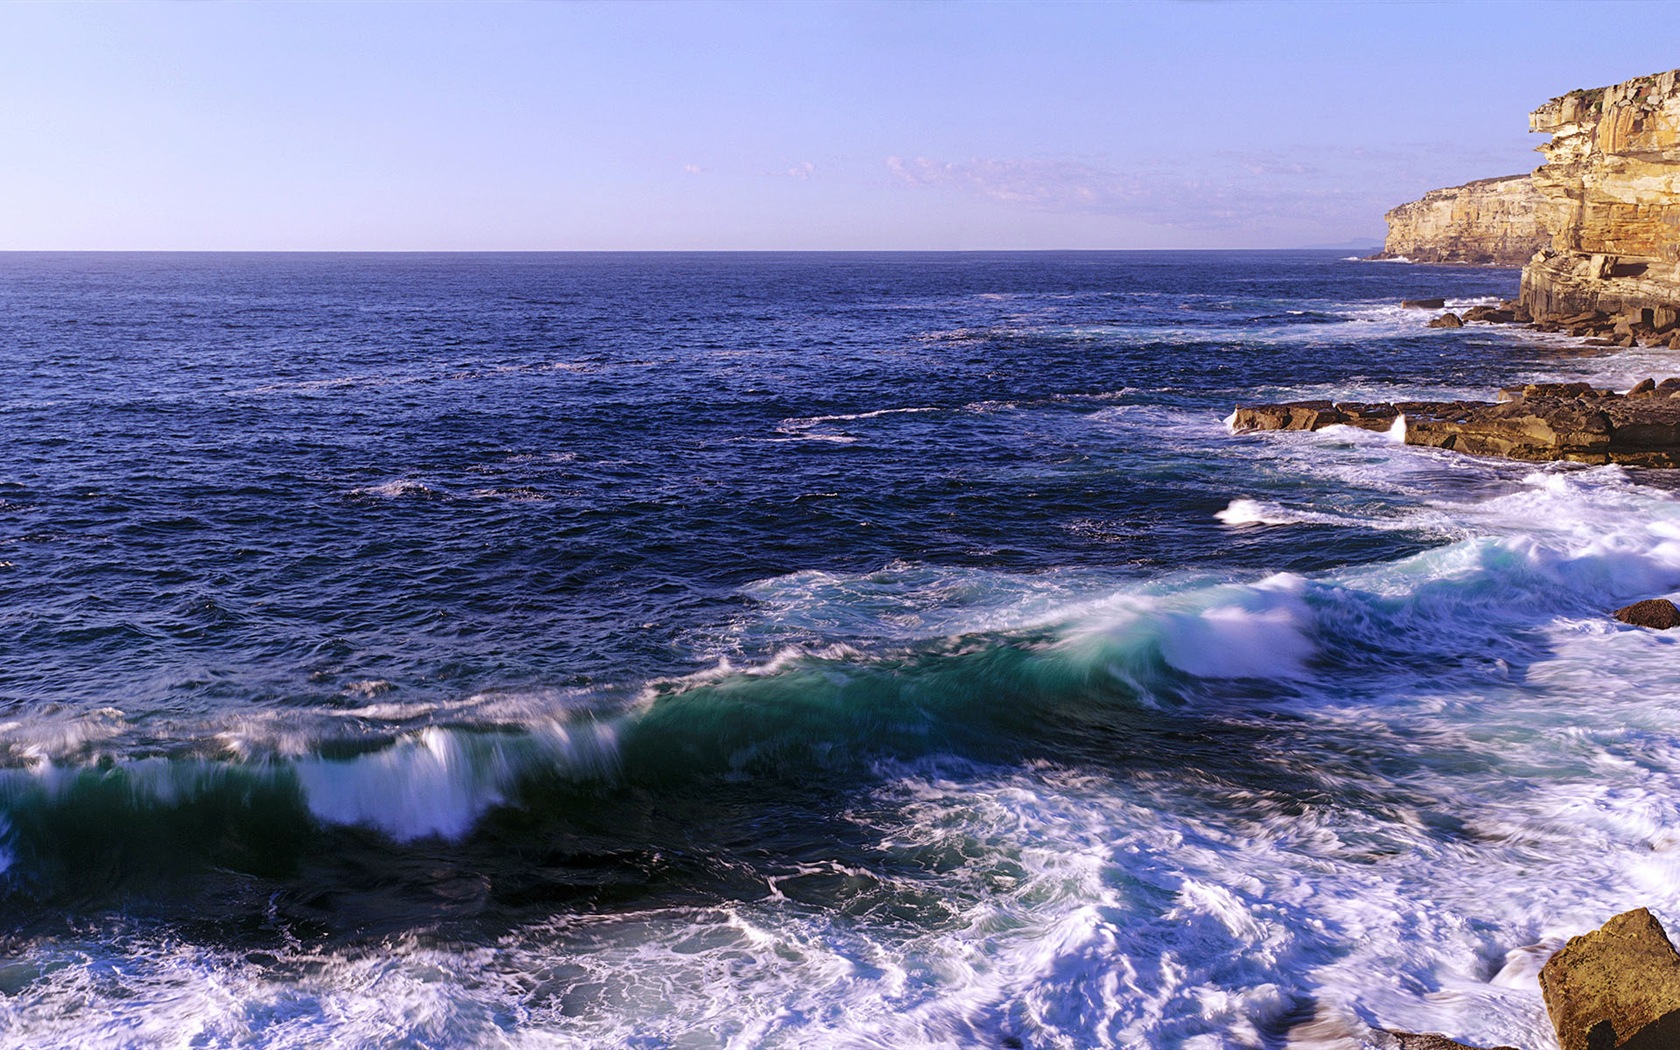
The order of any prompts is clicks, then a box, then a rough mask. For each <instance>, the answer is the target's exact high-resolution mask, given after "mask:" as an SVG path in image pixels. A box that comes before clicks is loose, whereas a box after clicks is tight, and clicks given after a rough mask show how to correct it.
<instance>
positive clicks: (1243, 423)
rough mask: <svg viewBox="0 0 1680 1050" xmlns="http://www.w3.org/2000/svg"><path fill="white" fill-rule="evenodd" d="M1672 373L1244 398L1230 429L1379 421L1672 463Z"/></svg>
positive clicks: (1440, 434) (1675, 424)
mask: <svg viewBox="0 0 1680 1050" xmlns="http://www.w3.org/2000/svg"><path fill="white" fill-rule="evenodd" d="M1676 395H1680V378H1676V379H1665V380H1663V381H1662V382H1661V383H1657V382H1655V381H1653V380H1649V379H1647V380H1645V381H1644V382H1642V383H1640V384H1639V385H1638V386H1635V387H1634V388H1633V389H1632V390H1630V391H1628V392H1627V393H1626V394H1618V393H1615V392H1613V391H1609V390H1594V389H1593V388H1591V387H1590V386H1588V385H1587V384H1585V383H1534V384H1530V385H1528V386H1524V387H1513V388H1510V389H1507V390H1502V391H1500V397H1501V400H1499V401H1496V402H1483V401H1402V402H1398V403H1394V404H1383V403H1377V404H1370V403H1364V402H1353V401H1342V402H1332V401H1290V402H1284V403H1282V404H1270V405H1246V406H1241V407H1239V408H1238V409H1237V411H1236V414H1235V415H1233V416H1232V417H1231V429H1232V431H1233V432H1235V433H1239V434H1242V433H1250V432H1253V431H1259V430H1319V429H1322V428H1324V427H1329V426H1353V427H1359V428H1361V429H1363V430H1375V431H1385V432H1388V433H1392V434H1394V435H1396V436H1397V437H1400V438H1402V440H1404V441H1405V443H1406V444H1408V445H1425V446H1428V447H1431V448H1443V449H1451V450H1453V451H1455V452H1467V453H1469V454H1471V455H1477V456H1504V457H1506V458H1508V459H1520V460H1529V461H1545V460H1569V461H1571V462H1575V463H1595V464H1604V463H1620V464H1625V465H1628V466H1640V467H1680V396H1676Z"/></svg>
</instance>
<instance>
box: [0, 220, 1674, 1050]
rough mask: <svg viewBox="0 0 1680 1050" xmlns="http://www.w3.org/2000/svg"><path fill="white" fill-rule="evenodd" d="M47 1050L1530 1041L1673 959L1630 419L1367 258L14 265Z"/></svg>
mask: <svg viewBox="0 0 1680 1050" xmlns="http://www.w3.org/2000/svg"><path fill="white" fill-rule="evenodd" d="M0 277H3V283H0V299H3V300H4V309H0V355H3V359H4V367H5V372H6V374H7V375H8V376H9V377H10V381H9V382H8V383H7V384H6V385H5V387H4V389H3V390H0V449H3V450H4V451H0V638H3V639H4V642H3V645H4V654H5V659H4V660H0V813H3V816H0V827H3V829H4V832H3V835H0V863H3V864H4V866H5V867H4V909H5V910H4V912H3V913H0V914H3V920H0V936H3V938H4V945H5V952H4V961H0V993H3V996H0V1041H4V1043H5V1045H9V1046H20V1047H22V1046H28V1047H48V1046H65V1047H70V1046H76V1047H82V1046H111V1047H126V1046H153V1045H156V1046H260V1047H287V1046H301V1045H327V1046H364V1045H389V1046H413V1047H422V1046H424V1047H442V1046H450V1047H457V1046H459V1047H466V1046H473V1047H477V1046H510V1047H523V1046H554V1045H577V1046H685V1047H687V1046H696V1047H698V1046H742V1047H745V1046H894V1047H902V1046H1021V1047H1064V1046H1065V1047H1087V1046H1127V1047H1187V1048H1194V1050H1209V1048H1213V1047H1276V1046H1284V1045H1297V1046H1319V1045H1322V1046H1359V1045H1362V1043H1364V1042H1368V1041H1369V1040H1370V1039H1371V1038H1372V1033H1373V1031H1374V1030H1375V1029H1378V1028H1384V1027H1394V1028H1404V1029H1409V1030H1433V1031H1444V1032H1447V1033H1449V1034H1452V1035H1454V1036H1456V1037H1459V1038H1462V1039H1465V1040H1467V1041H1470V1042H1477V1043H1488V1044H1491V1043H1497V1042H1506V1043H1513V1044H1516V1045H1524V1046H1538V1045H1546V1044H1545V1040H1546V1039H1548V1038H1549V1035H1547V1034H1546V1033H1547V1032H1548V1031H1549V1027H1548V1025H1547V1023H1546V1021H1545V1018H1544V1013H1543V1009H1542V1007H1541V1005H1540V1001H1539V995H1538V989H1537V987H1536V984H1535V980H1534V974H1535V972H1536V971H1537V969H1538V966H1539V964H1540V962H1542V961H1543V960H1544V958H1545V955H1546V953H1547V952H1548V951H1549V950H1551V949H1552V948H1555V947H1556V946H1557V945H1559V944H1561V942H1562V939H1564V938H1566V937H1567V936H1568V935H1570V934H1572V933H1578V932H1581V931H1583V930H1584V929H1586V928H1588V927H1590V926H1595V925H1597V924H1598V923H1600V922H1602V921H1603V919H1605V918H1607V917H1609V915H1611V914H1614V913H1615V912H1617V911H1620V910H1623V909H1625V908H1628V907H1633V906H1636V905H1648V906H1650V907H1652V908H1653V909H1654V910H1655V911H1657V912H1658V914H1660V915H1664V914H1666V915H1672V914H1674V913H1675V908H1674V902H1675V889H1674V888H1675V886H1676V885H1677V883H1676V879H1675V875H1676V873H1677V870H1680V869H1677V868H1676V861H1677V859H1680V852H1677V851H1676V847H1677V844H1680V838H1677V837H1676V836H1675V835H1674V833H1673V832H1672V831H1671V830H1670V829H1671V828H1673V827H1675V826H1676V822H1675V820H1674V816H1675V814H1674V803H1673V802H1672V800H1673V799H1674V798H1676V797H1680V793H1677V792H1676V790H1675V788H1676V782H1675V775H1676V772H1677V770H1680V752H1677V744H1680V731H1677V723H1676V717H1675V714H1674V711H1673V703H1672V700H1671V699H1670V698H1671V697H1672V695H1674V686H1675V685H1676V683H1677V681H1680V678H1677V676H1676V674H1675V672H1674V671H1673V670H1672V666H1673V654H1672V652H1671V651H1670V645H1671V644H1672V643H1671V641H1670V640H1669V639H1667V638H1666V637H1664V636H1662V635H1658V634H1654V633H1651V632H1644V631H1637V630H1631V629H1626V628H1622V627H1620V626H1619V625H1616V624H1614V623H1613V622H1611V621H1609V620H1608V619H1607V618H1606V617H1605V615H1604V614H1605V612H1606V611H1607V610H1608V609H1610V608H1613V607H1615V606H1616V605H1620V604H1624V603H1625V602H1627V601H1631V600H1633V599H1636V598H1642V597H1649V596H1653V595H1656V594H1661V593H1665V592H1669V591H1671V590H1673V589H1675V588H1677V587H1680V504H1676V502H1675V499H1674V497H1673V485H1672V483H1670V482H1668V481H1667V479H1666V478H1665V476H1664V475H1662V474H1659V473H1653V472H1640V471H1633V470H1623V469H1619V468H1595V469H1589V468H1581V467H1576V466H1565V465H1549V466H1535V465H1532V464H1516V463H1503V462H1498V461H1490V460H1476V459H1471V458H1467V457H1454V456H1452V455H1450V454H1447V453H1441V452H1438V451H1435V450H1428V449H1419V448H1409V447H1406V446H1404V445H1401V444H1398V443H1396V442H1395V441H1393V440H1390V439H1389V438H1388V437H1387V436H1385V435H1380V434H1369V433H1365V432H1361V431H1351V430H1346V429H1342V428H1336V429H1332V430H1329V431H1323V432H1319V433H1316V434H1265V435H1246V436H1234V435H1232V434H1230V433H1229V432H1228V430H1227V428H1226V427H1225V424H1224V422H1223V420H1224V417H1225V416H1226V415H1227V414H1228V413H1229V412H1230V411H1231V408H1232V406H1233V405H1235V404H1236V403H1237V402H1239V401H1253V400H1268V399H1283V398H1293V397H1315V396H1336V397H1353V398H1359V399H1366V400H1395V399H1403V398H1413V397H1487V396H1489V395H1490V394H1491V392H1492V390H1493V388H1495V387H1497V386H1500V385H1505V384H1508V383H1511V382H1515V381H1521V380H1523V379H1529V378H1540V377H1545V378H1576V377H1580V378H1590V379H1593V380H1594V381H1597V382H1601V383H1606V384H1610V385H1624V386H1625V385H1629V384H1631V382H1632V381H1633V380H1634V379H1637V378H1639V377H1641V376H1643V375H1646V374H1653V373H1654V374H1659V375H1660V374H1662V372H1661V368H1662V366H1663V364H1664V362H1663V361H1662V360H1661V359H1660V358H1659V357H1651V356H1645V357H1641V356H1639V355H1641V354H1646V355H1649V354H1651V353H1652V352H1650V351H1634V352H1622V353H1620V354H1619V355H1616V356H1600V357H1582V356H1579V355H1577V354H1572V353H1568V354H1566V353H1565V352H1564V351H1565V349H1566V347H1567V344H1565V343H1562V342H1552V343H1547V342H1545V341H1544V340H1545V339H1546V338H1547V337H1541V336H1537V335H1534V334H1532V333H1527V332H1523V331H1520V330H1515V329H1503V328H1494V327H1489V326H1480V325H1472V326H1470V327H1468V328H1465V329H1462V330H1457V331H1433V330H1428V329H1426V328H1425V327H1424V322H1425V321H1426V320H1427V319H1428V315H1427V314H1425V313H1423V312H1419V311H1406V310H1401V309H1400V308H1398V306H1397V303H1398V301H1399V300H1400V299H1401V298H1403V297H1417V296H1423V295H1434V294H1441V295H1446V296H1448V297H1449V298H1450V299H1452V300H1454V302H1455V303H1457V304H1459V305H1463V304H1468V303H1473V302H1480V301H1492V300H1493V299H1495V298H1498V297H1502V296H1508V295H1510V294H1513V292H1514V290H1515V283H1516V276H1515V274H1514V273H1513V272H1511V271H1497V270H1480V271H1478V270H1454V269H1441V268H1416V267H1408V266H1395V265H1375V264H1362V263H1356V262H1352V261H1348V260H1343V259H1340V258H1337V257H1336V256H1335V254H1334V253H1313V252H1303V253H1072V254H1054V253H1048V254H1034V253H1027V254H974V255H969V254H949V255H945V254H934V255H916V254H892V255H844V254H843V255H786V256H778V255H622V256H618V255H582V256H568V255H557V256H548V255H530V256H523V255H513V256H470V255H469V256H377V255H375V256H309V255H304V256H284V255H279V256H274V255H262V256H221V255H161V256H126V255H85V256H84V255H40V256H31V255H11V256H5V257H3V258H0Z"/></svg>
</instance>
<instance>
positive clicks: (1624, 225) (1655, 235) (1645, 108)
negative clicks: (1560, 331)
mask: <svg viewBox="0 0 1680 1050" xmlns="http://www.w3.org/2000/svg"><path fill="white" fill-rule="evenodd" d="M1529 129H1530V130H1532V131H1539V132H1549V133H1550V134H1551V136H1552V140H1551V141H1550V142H1549V143H1547V144H1546V145H1544V146H1541V147H1540V152H1541V153H1543V154H1545V156H1546V163H1545V164H1544V165H1542V166H1541V167H1540V168H1539V169H1538V170H1537V171H1535V173H1534V175H1533V179H1534V186H1535V189H1536V190H1537V191H1538V193H1539V195H1540V198H1541V202H1540V221H1541V223H1542V224H1543V225H1544V226H1545V227H1546V228H1547V229H1548V230H1550V231H1551V233H1552V243H1551V246H1550V247H1549V248H1546V249H1544V250H1543V251H1542V252H1540V253H1539V254H1538V255H1536V256H1535V258H1534V260H1533V261H1532V262H1531V263H1530V264H1529V265H1528V266H1527V268H1525V269H1524V270H1523V282H1522V301H1523V304H1524V305H1525V306H1527V307H1528V309H1529V311H1530V312H1531V313H1532V314H1533V315H1534V316H1535V318H1536V319H1542V320H1544V319H1548V318H1559V317H1563V316H1567V315H1572V314H1581V313H1584V312H1587V311H1593V310H1596V311H1599V312H1601V313H1604V314H1610V315H1621V316H1622V317H1624V318H1625V319H1627V320H1630V321H1638V320H1643V321H1644V322H1645V323H1647V324H1654V325H1655V326H1656V327H1657V328H1665V327H1667V326H1669V325H1672V324H1674V323H1675V322H1676V321H1677V320H1680V70H1670V71H1669V72H1667V73H1657V74H1654V75H1652V76H1646V77H1638V78H1636V79H1634V80H1629V81H1626V82H1624V83H1621V84H1614V85H1611V86H1610V87H1605V88H1595V89H1592V90H1590V91H1572V92H1570V93H1569V94H1567V95H1564V96H1562V97H1560V98H1554V99H1552V100H1551V101H1550V102H1547V103H1546V104H1545V105H1543V106H1541V107H1540V108H1539V109H1537V110H1535V111H1534V112H1533V113H1532V114H1530V116H1529Z"/></svg>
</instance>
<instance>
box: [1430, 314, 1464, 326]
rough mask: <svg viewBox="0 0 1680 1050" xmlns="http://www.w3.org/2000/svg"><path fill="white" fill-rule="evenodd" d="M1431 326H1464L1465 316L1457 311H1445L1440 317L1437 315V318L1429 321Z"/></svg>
mask: <svg viewBox="0 0 1680 1050" xmlns="http://www.w3.org/2000/svg"><path fill="white" fill-rule="evenodd" d="M1429 327H1430V328H1463V327H1464V318H1462V317H1460V316H1458V315H1457V314H1455V313H1444V314H1442V315H1441V316H1440V317H1437V318H1435V320H1433V321H1431V322H1429Z"/></svg>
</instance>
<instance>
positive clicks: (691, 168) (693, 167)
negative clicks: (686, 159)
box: [683, 164, 706, 175]
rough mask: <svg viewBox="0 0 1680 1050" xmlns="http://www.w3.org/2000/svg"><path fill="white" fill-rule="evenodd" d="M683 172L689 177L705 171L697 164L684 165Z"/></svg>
mask: <svg viewBox="0 0 1680 1050" xmlns="http://www.w3.org/2000/svg"><path fill="white" fill-rule="evenodd" d="M683 170H684V171H686V172H688V173H689V174H690V175H698V174H700V173H701V172H703V171H705V170H706V169H705V168H702V167H701V166H700V165H698V164H684V165H683Z"/></svg>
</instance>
